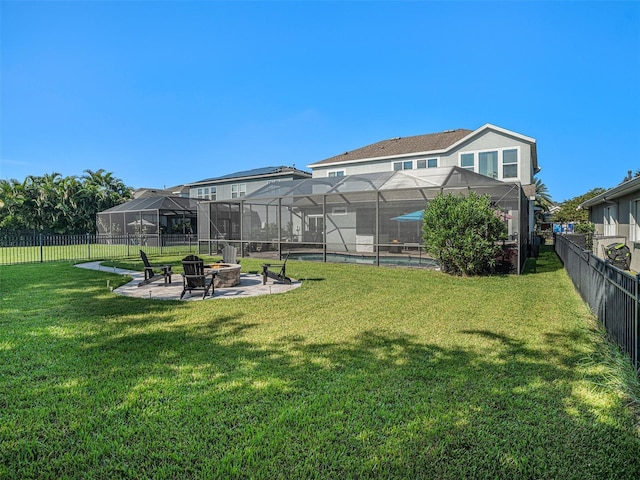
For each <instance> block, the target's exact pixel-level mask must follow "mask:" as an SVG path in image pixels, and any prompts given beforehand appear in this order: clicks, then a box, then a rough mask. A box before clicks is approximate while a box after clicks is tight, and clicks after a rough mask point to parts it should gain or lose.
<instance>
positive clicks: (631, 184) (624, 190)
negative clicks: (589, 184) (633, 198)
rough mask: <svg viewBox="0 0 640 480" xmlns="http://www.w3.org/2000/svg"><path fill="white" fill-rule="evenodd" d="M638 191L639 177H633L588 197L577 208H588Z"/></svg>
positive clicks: (639, 187) (639, 186)
mask: <svg viewBox="0 0 640 480" xmlns="http://www.w3.org/2000/svg"><path fill="white" fill-rule="evenodd" d="M633 192H638V193H640V177H635V178H633V179H631V180H627V181H626V182H623V183H621V184H620V185H618V186H617V187H613V188H610V189H609V190H607V191H606V192H603V193H601V194H600V195H596V196H595V197H593V198H590V199H589V200H587V201H586V202H582V203H581V204H580V205H579V207H578V208H590V207H593V206H595V205H599V204H601V203H607V202H608V201H609V200H614V199H616V198H619V197H623V196H625V195H629V194H630V193H633Z"/></svg>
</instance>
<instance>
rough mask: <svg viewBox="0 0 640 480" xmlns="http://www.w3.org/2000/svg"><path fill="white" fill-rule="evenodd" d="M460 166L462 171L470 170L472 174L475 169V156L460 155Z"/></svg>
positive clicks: (468, 154)
mask: <svg viewBox="0 0 640 480" xmlns="http://www.w3.org/2000/svg"><path fill="white" fill-rule="evenodd" d="M460 166H461V167H462V168H464V169H467V170H471V171H472V172H474V171H475V169H476V162H475V154H474V153H463V154H461V155H460Z"/></svg>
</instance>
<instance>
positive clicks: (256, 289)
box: [76, 262, 302, 301]
mask: <svg viewBox="0 0 640 480" xmlns="http://www.w3.org/2000/svg"><path fill="white" fill-rule="evenodd" d="M76 267H78V268H86V269H89V270H98V271H101V272H108V273H115V274H118V275H127V276H129V277H131V279H132V280H131V281H130V282H129V283H127V284H125V285H122V286H121V287H118V288H115V289H114V290H113V293H115V294H117V295H124V296H126V297H136V298H146V299H150V300H180V293H182V276H181V275H180V274H176V273H174V274H173V276H172V279H171V283H170V284H169V285H166V286H165V285H164V283H163V282H162V275H157V276H156V277H157V279H158V280H156V281H154V282H151V283H149V284H147V285H143V286H141V287H138V284H139V283H140V282H142V281H143V280H144V273H143V272H137V271H133V270H124V269H122V268H113V267H105V266H103V265H101V263H100V262H87V263H79V264H77V265H76ZM300 285H302V282H300V281H297V280H293V281H292V283H291V285H287V284H284V283H279V282H276V281H274V280H272V279H268V280H267V284H266V285H263V284H262V275H256V274H248V273H242V274H240V285H237V286H235V287H229V288H216V289H215V291H214V293H213V296H211V295H207V297H206V298H205V300H217V299H231V298H248V297H255V296H258V295H274V294H277V293H284V292H288V291H290V290H293V289H295V288H298V287H299V286H300ZM193 300H202V291H201V290H194V292H193V294H191V295H190V294H189V293H186V294H185V296H184V298H183V299H182V301H193Z"/></svg>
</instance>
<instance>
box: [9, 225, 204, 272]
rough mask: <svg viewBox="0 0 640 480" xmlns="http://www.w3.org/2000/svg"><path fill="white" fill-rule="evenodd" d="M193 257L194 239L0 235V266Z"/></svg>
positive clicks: (175, 236)
mask: <svg viewBox="0 0 640 480" xmlns="http://www.w3.org/2000/svg"><path fill="white" fill-rule="evenodd" d="M140 249H143V250H144V251H145V253H147V254H148V255H159V254H171V253H175V254H182V253H194V252H197V249H198V238H197V236H196V235H157V234H146V235H134V234H124V235H98V234H83V235H45V234H37V233H28V234H5V235H2V234H0V265H11V264H17V263H36V262H52V261H70V260H74V261H75V260H97V259H107V258H116V257H124V256H137V255H138V254H139V250H140Z"/></svg>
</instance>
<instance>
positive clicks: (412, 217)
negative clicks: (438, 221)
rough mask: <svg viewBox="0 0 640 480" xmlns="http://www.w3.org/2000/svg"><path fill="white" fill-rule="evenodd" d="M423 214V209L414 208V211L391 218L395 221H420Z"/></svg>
mask: <svg viewBox="0 0 640 480" xmlns="http://www.w3.org/2000/svg"><path fill="white" fill-rule="evenodd" d="M423 216H424V210H416V211H415V212H411V213H405V214H404V215H400V216H398V217H393V218H392V219H391V220H395V221H396V222H421V221H422V217H423Z"/></svg>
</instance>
